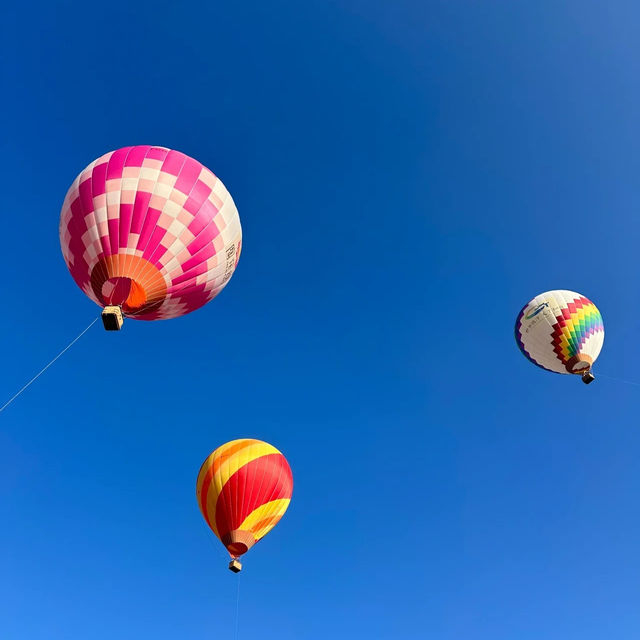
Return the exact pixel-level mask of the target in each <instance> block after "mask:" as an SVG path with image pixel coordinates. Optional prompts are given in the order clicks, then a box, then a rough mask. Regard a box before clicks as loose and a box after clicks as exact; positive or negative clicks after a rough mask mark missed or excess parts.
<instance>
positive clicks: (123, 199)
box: [60, 146, 242, 330]
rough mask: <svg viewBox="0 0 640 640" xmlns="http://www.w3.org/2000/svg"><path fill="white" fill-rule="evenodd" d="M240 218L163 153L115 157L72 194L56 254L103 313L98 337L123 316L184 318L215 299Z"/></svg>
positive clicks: (195, 173)
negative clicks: (103, 329) (102, 329)
mask: <svg viewBox="0 0 640 640" xmlns="http://www.w3.org/2000/svg"><path fill="white" fill-rule="evenodd" d="M241 244H242V230H241V228H240V219H239V217H238V211H237V209H236V207H235V204H234V202H233V199H232V198H231V196H230V195H229V192H228V191H227V190H226V188H225V186H224V185H223V184H222V182H221V181H220V180H219V179H218V178H217V177H216V176H215V175H214V174H213V173H211V171H209V170H208V169H207V168H206V167H204V166H203V165H201V164H200V163H199V162H197V161H196V160H194V159H193V158H190V157H189V156H186V155H184V154H183V153H180V152H179V151H171V150H169V149H165V148H164V147H152V146H136V147H124V148H122V149H118V150H117V151H112V152H111V153H107V154H106V155H104V156H102V157H101V158H98V159H97V160H96V161H95V162H92V163H91V164H90V165H89V166H88V167H87V168H86V169H85V170H84V171H82V173H80V175H79V176H78V177H77V178H76V179H75V182H74V183H73V184H72V185H71V187H70V189H69V191H68V192H67V196H66V198H65V200H64V204H63V206H62V212H61V214H60V245H61V247H62V254H63V256H64V259H65V262H66V263H67V267H68V268H69V271H70V272H71V275H72V276H73V279H74V280H75V281H76V284H77V285H78V286H79V287H80V288H81V289H82V290H83V291H84V292H85V293H86V294H87V296H89V298H91V299H92V300H93V301H94V302H96V303H97V304H98V305H100V306H101V307H103V308H104V311H103V313H102V319H103V321H104V325H105V329H108V330H117V329H120V328H121V326H122V322H123V316H126V317H130V318H135V319H137V320H157V319H164V318H175V317H177V316H181V315H184V314H187V313H190V312H191V311H194V310H195V309H198V308H199V307H201V306H202V305H204V304H206V303H207V302H208V301H209V300H211V299H212V298H214V297H215V296H216V295H217V294H218V293H219V292H220V291H221V290H222V289H223V287H224V286H225V285H226V284H227V282H228V281H229V279H230V278H231V276H232V275H233V272H234V270H235V268H236V265H237V263H238V258H239V257H240V249H241Z"/></svg>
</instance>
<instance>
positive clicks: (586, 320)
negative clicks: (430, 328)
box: [515, 290, 604, 374]
mask: <svg viewBox="0 0 640 640" xmlns="http://www.w3.org/2000/svg"><path fill="white" fill-rule="evenodd" d="M515 337H516V342H517V343H518V346H519V347H520V350H521V351H522V353H523V354H524V355H525V356H526V357H527V358H528V359H529V360H531V362H533V363H534V364H536V365H538V366H539V367H542V368H543V369H547V370H548V371H554V372H555V373H576V374H582V373H584V372H585V371H588V370H589V369H590V368H591V366H592V365H593V363H594V362H595V360H596V358H597V357H598V354H599V353H600V350H601V349H602V344H603V342H604V325H603V323H602V316H601V315H600V312H599V311H598V309H597V307H596V306H595V304H593V302H591V300H589V299H588V298H585V297H584V296H583V295H580V294H579V293H575V292H574V291H566V290H556V291H547V292H546V293H542V294H540V295H539V296H536V297H535V298H534V299H533V300H531V301H530V302H528V303H527V304H526V305H525V306H524V307H523V309H522V311H521V312H520V314H519V315H518V319H517V320H516V326H515Z"/></svg>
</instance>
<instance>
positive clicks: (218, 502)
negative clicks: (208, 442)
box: [196, 438, 293, 573]
mask: <svg viewBox="0 0 640 640" xmlns="http://www.w3.org/2000/svg"><path fill="white" fill-rule="evenodd" d="M292 491H293V477H292V475H291V469H290V467H289V464H288V462H287V460H286V458H285V457H284V456H283V455H282V454H281V453H280V452H279V451H278V450H277V449H276V448H275V447H273V446H271V445H270V444H267V443H266V442H262V441H260V440H252V439H248V438H244V439H241V440H232V441H231V442H227V444H223V445H222V446H221V447H218V448H217V449H216V450H215V451H214V452H213V453H212V454H211V455H210V456H209V457H208V458H207V459H206V460H205V461H204V463H203V465H202V467H201V468H200V473H198V480H197V483H196V497H197V499H198V506H199V507H200V511H201V512H202V515H203V516H204V519H205V520H206V521H207V524H208V525H209V527H210V528H211V530H212V531H213V533H215V535H216V536H217V537H218V538H219V539H220V541H221V542H222V544H223V545H224V546H225V547H226V549H227V551H228V552H229V555H230V556H231V562H230V563H229V569H231V571H234V572H235V573H237V572H238V571H240V570H241V569H242V565H241V564H240V561H239V560H238V558H239V557H240V556H241V555H243V554H244V553H246V552H247V551H248V550H249V549H250V548H251V547H252V546H253V545H254V544H255V543H256V542H258V540H260V539H261V538H263V537H264V536H265V535H267V533H269V531H271V529H273V527H275V526H276V524H278V522H279V520H280V518H282V516H283V515H284V512H285V511H286V510H287V507H288V506H289V502H290V501H291V493H292Z"/></svg>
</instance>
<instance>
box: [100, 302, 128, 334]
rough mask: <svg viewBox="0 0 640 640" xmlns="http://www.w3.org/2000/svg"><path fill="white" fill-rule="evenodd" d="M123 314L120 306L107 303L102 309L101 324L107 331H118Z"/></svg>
mask: <svg viewBox="0 0 640 640" xmlns="http://www.w3.org/2000/svg"><path fill="white" fill-rule="evenodd" d="M123 322H124V316H123V315H122V309H121V308H120V307H116V306H112V305H109V306H108V307H105V308H104V309H103V310H102V324H103V325H104V328H105V329H106V330H107V331H120V329H122V323H123Z"/></svg>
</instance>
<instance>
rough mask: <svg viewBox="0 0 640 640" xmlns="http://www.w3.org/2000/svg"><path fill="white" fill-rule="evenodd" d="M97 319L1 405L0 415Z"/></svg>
mask: <svg viewBox="0 0 640 640" xmlns="http://www.w3.org/2000/svg"><path fill="white" fill-rule="evenodd" d="M99 317H100V316H98V318H99ZM98 318H95V319H94V320H93V321H92V322H91V324H90V325H89V326H88V327H87V328H86V329H85V330H84V331H82V332H81V333H80V334H79V335H77V336H76V337H75V338H74V339H73V340H72V341H71V342H70V343H69V344H68V345H67V346H66V347H65V348H64V349H63V350H62V351H61V352H60V353H59V354H58V355H57V356H56V357H55V358H54V359H53V360H51V362H49V364H47V365H46V366H45V367H44V368H42V369H40V371H38V373H36V375H35V376H33V378H31V380H29V382H27V384H25V385H24V387H22V389H20V391H18V393H16V394H15V395H14V396H13V397H11V398H9V400H7V401H6V402H5V403H4V404H3V405H2V407H0V413H2V412H3V411H4V410H5V409H6V408H7V407H8V406H9V405H10V404H11V403H12V402H13V401H14V400H15V399H16V398H17V397H18V396H19V395H20V394H22V392H23V391H25V390H26V389H28V388H29V387H30V386H31V385H32V384H33V383H34V382H35V381H36V380H37V379H38V378H39V377H40V376H41V375H42V374H43V373H44V372H45V371H46V370H47V369H48V368H49V367H50V366H51V365H52V364H53V363H54V362H55V361H56V360H57V359H58V358H60V356H62V355H63V354H64V353H66V352H67V351H68V350H69V349H71V347H72V346H73V345H74V344H75V343H76V342H78V340H80V338H82V336H83V335H84V334H85V333H87V331H89V329H91V327H93V325H94V324H95V323H96V322H97V321H98Z"/></svg>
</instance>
